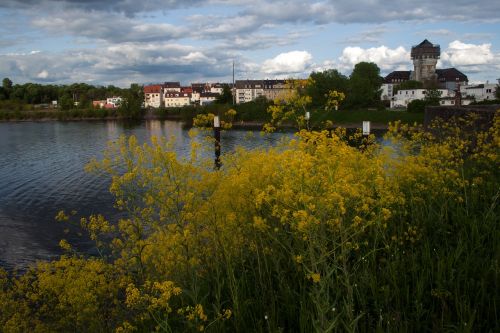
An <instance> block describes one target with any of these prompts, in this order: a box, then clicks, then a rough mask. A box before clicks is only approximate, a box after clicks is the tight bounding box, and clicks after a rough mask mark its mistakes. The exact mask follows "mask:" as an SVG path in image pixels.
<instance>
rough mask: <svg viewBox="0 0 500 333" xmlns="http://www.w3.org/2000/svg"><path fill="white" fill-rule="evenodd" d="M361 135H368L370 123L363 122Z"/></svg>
mask: <svg viewBox="0 0 500 333" xmlns="http://www.w3.org/2000/svg"><path fill="white" fill-rule="evenodd" d="M363 135H370V122H369V121H363Z"/></svg>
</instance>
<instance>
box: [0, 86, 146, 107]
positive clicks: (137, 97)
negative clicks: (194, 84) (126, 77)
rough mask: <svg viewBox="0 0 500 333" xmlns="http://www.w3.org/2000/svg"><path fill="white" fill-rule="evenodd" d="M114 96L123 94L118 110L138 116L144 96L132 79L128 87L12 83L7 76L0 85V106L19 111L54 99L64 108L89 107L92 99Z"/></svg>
mask: <svg viewBox="0 0 500 333" xmlns="http://www.w3.org/2000/svg"><path fill="white" fill-rule="evenodd" d="M113 96H121V97H122V98H123V102H122V105H120V107H119V110H118V111H119V113H120V114H121V115H123V116H137V115H138V114H139V113H140V112H141V111H140V110H141V106H142V102H143V100H144V96H143V88H142V86H140V85H138V84H135V83H134V84H131V85H130V87H129V88H119V87H116V86H113V85H108V86H93V85H90V84H86V83H73V84H69V85H54V84H47V85H44V84H39V83H24V84H14V83H13V82H12V80H10V79H9V78H4V79H3V80H2V86H0V108H1V109H5V110H7V111H22V110H30V109H33V108H34V106H35V105H40V104H46V105H50V104H52V102H53V101H57V105H58V109H60V110H63V111H67V110H73V109H80V110H88V109H92V108H93V106H92V101H94V100H105V99H106V98H108V97H113Z"/></svg>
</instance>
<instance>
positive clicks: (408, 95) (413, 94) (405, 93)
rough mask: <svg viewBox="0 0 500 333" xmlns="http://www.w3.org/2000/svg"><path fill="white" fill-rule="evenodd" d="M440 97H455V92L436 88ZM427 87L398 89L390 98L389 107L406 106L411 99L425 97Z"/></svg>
mask: <svg viewBox="0 0 500 333" xmlns="http://www.w3.org/2000/svg"><path fill="white" fill-rule="evenodd" d="M437 91H439V92H440V93H441V98H448V97H452V98H453V97H455V93H454V92H452V91H450V90H448V89H437ZM426 96H427V89H403V90H399V91H398V93H397V94H396V95H394V97H393V99H392V100H391V108H406V107H407V106H408V104H410V102H411V101H414V100H418V99H425V97H426Z"/></svg>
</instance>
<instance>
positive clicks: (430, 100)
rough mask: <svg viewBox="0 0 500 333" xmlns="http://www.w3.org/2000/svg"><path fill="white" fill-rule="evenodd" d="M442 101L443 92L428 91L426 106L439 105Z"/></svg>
mask: <svg viewBox="0 0 500 333" xmlns="http://www.w3.org/2000/svg"><path fill="white" fill-rule="evenodd" d="M440 99H441V91H439V90H437V89H428V90H427V94H426V96H425V99H424V100H425V102H426V105H439V100H440Z"/></svg>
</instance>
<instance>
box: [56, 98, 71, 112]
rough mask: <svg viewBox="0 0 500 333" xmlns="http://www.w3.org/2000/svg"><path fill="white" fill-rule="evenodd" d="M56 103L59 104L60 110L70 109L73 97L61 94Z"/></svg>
mask: <svg viewBox="0 0 500 333" xmlns="http://www.w3.org/2000/svg"><path fill="white" fill-rule="evenodd" d="M58 104H59V109H60V110H62V111H66V110H71V109H72V108H73V107H74V102H73V98H72V97H71V96H70V95H68V94H64V95H62V96H61V97H60V98H59V102H58Z"/></svg>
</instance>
